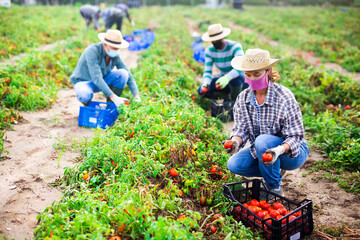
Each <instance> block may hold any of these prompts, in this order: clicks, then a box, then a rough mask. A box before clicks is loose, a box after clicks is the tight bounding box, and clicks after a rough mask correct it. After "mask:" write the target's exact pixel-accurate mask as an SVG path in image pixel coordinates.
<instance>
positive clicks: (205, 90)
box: [200, 82, 210, 94]
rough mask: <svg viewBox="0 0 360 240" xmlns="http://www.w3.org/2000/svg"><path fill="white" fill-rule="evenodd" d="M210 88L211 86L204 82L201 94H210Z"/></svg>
mask: <svg viewBox="0 0 360 240" xmlns="http://www.w3.org/2000/svg"><path fill="white" fill-rule="evenodd" d="M209 87H210V84H209V83H207V82H204V83H203V84H202V85H201V90H200V92H201V93H202V94H206V93H207V92H208V90H209Z"/></svg>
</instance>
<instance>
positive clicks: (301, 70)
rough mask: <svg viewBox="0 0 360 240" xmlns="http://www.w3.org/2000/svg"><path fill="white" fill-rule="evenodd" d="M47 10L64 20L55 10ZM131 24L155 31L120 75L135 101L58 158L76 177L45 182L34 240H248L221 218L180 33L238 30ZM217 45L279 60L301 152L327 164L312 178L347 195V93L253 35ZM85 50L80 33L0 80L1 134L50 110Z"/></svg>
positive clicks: (215, 126) (211, 156)
mask: <svg viewBox="0 0 360 240" xmlns="http://www.w3.org/2000/svg"><path fill="white" fill-rule="evenodd" d="M54 9H56V11H57V12H62V13H63V15H66V14H69V16H72V12H71V11H68V9H67V8H66V7H64V8H61V7H57V8H54ZM75 12H76V11H75ZM133 14H134V15H136V16H137V17H136V19H137V25H138V26H139V27H141V26H142V27H145V26H147V24H148V23H149V21H152V22H153V23H159V24H160V27H159V28H158V29H157V30H156V41H155V43H154V44H153V45H152V46H151V47H150V48H149V49H148V50H146V51H144V52H143V53H142V58H141V59H140V61H139V66H138V67H137V68H136V69H134V70H132V72H133V74H134V77H135V79H138V81H137V82H138V85H139V88H140V89H141V93H142V98H143V100H144V101H143V103H140V104H132V105H130V106H126V107H124V108H122V109H121V110H120V111H121V115H120V117H119V119H118V121H117V122H116V123H115V125H114V126H113V127H112V128H110V129H108V130H106V131H100V130H99V131H98V132H96V133H95V136H94V137H93V138H92V139H89V140H83V141H80V142H76V143H74V146H68V147H69V149H74V148H77V149H78V150H79V151H80V156H81V158H82V160H83V161H82V163H81V164H79V166H78V167H77V168H67V169H66V170H65V174H64V177H63V179H62V180H61V181H60V182H56V185H57V186H58V187H59V188H60V189H62V190H64V195H63V197H62V200H61V201H60V202H56V203H54V204H53V205H52V206H49V207H48V208H46V209H45V210H44V211H43V212H42V213H41V214H40V215H39V219H40V224H39V225H38V227H37V228H36V230H35V232H34V234H35V237H36V238H37V239H40V238H41V239H42V238H48V237H51V238H52V239H72V238H75V236H76V237H77V238H78V239H89V238H92V239H101V238H108V237H111V236H114V235H119V236H121V237H122V238H124V239H128V238H136V239H139V238H145V239H171V238H183V239H201V238H203V237H206V238H207V239H215V238H216V239H218V238H224V239H232V238H233V239H253V238H254V237H256V236H254V234H253V233H252V232H251V231H250V230H249V229H246V228H245V227H244V226H241V225H239V223H237V222H236V221H234V220H233V219H232V218H231V217H228V216H226V211H227V209H228V206H227V205H226V204H225V203H224V201H223V198H222V193H221V186H222V185H223V184H224V183H225V182H233V181H235V179H234V176H233V175H231V174H229V172H228V171H227V169H226V161H227V158H228V156H227V155H226V154H225V153H224V151H223V149H222V146H221V144H220V143H221V141H222V140H224V139H226V138H227V134H225V132H224V130H223V128H222V124H221V122H219V121H218V120H216V119H213V118H210V117H207V116H206V114H205V112H204V110H202V109H201V108H200V107H199V106H198V105H197V104H202V103H203V100H201V99H199V98H198V97H197V100H196V101H195V102H194V101H193V100H192V96H195V89H196V82H195V81H194V79H195V78H196V76H198V75H201V73H202V66H200V65H199V64H198V63H197V62H195V61H194V60H193V59H192V51H191V48H190V46H191V43H192V42H191V41H192V40H191V38H190V34H189V32H188V28H187V20H188V19H189V18H191V19H192V20H193V21H195V22H197V23H200V22H201V21H204V20H210V21H211V22H221V23H222V24H223V25H224V26H227V25H228V24H229V23H230V22H236V20H237V19H239V14H238V12H236V11H225V10H220V11H218V12H217V14H214V13H213V12H212V10H204V9H197V8H196V9H191V8H182V7H175V8H167V10H166V11H164V9H162V8H146V9H139V10H134V13H133ZM64 18H65V17H64ZM254 21H255V19H254ZM124 29H127V28H126V26H125V28H124ZM201 30H202V31H206V27H203V29H201ZM125 33H126V32H125ZM65 38H66V36H65ZM229 38H230V39H233V40H237V41H239V42H240V43H242V45H243V47H244V49H248V48H253V47H261V48H264V49H268V50H269V51H270V53H271V55H272V56H283V57H284V59H283V60H282V61H281V63H280V64H279V66H278V70H279V71H280V74H281V76H282V79H281V80H280V83H281V84H283V85H285V86H287V87H289V88H290V89H291V90H292V91H293V92H294V94H295V96H296V98H297V100H298V101H299V103H300V106H301V108H302V111H303V114H304V125H305V126H306V128H307V133H308V137H309V138H310V140H311V142H312V145H313V147H317V148H320V149H321V151H323V152H324V154H325V155H326V156H328V157H330V161H326V162H320V164H319V166H318V167H320V168H322V169H325V170H326V169H331V168H333V166H336V167H337V169H339V172H338V175H337V176H338V177H339V178H340V179H341V180H342V182H341V184H342V186H343V187H344V188H346V189H348V190H351V191H353V192H358V191H359V189H360V186H359V185H356V183H357V184H359V181H358V180H357V182H356V179H359V174H358V173H356V169H358V168H359V165H360V163H359V160H358V159H357V158H356V156H358V155H359V154H360V150H359V149H360V142H359V135H360V125H359V121H358V120H359V119H358V118H359V117H360V116H359V110H360V109H359V103H360V97H359V96H358V94H357V93H358V92H359V90H360V86H359V84H356V83H355V82H354V81H353V80H352V79H351V78H349V77H345V76H342V75H340V74H338V73H335V72H330V71H327V70H325V69H321V68H320V69H319V68H314V67H312V66H310V65H309V64H307V63H306V62H304V60H303V59H301V58H298V57H297V56H292V55H291V54H290V53H289V48H288V47H283V46H279V47H274V46H270V45H268V44H267V43H260V42H259V41H258V40H257V38H256V36H255V35H253V34H245V33H243V32H241V31H240V30H233V32H232V33H231V35H230V37H229ZM95 41H97V38H96V33H95V32H94V31H89V32H87V33H85V32H84V31H83V29H81V30H80V31H78V32H77V37H76V38H72V39H70V40H68V41H66V43H65V44H63V45H62V46H61V47H59V48H57V49H56V50H54V51H49V52H36V53H35V52H32V53H31V54H30V55H29V56H28V57H26V58H24V59H22V60H21V62H20V63H19V64H17V65H15V66H7V67H4V68H1V70H0V84H1V89H0V96H2V104H3V105H2V106H1V110H0V114H1V120H0V121H1V126H2V129H5V128H6V127H8V128H9V127H11V126H10V124H11V122H13V121H16V120H19V119H18V115H17V114H16V112H14V111H13V110H35V109H39V108H44V107H48V106H50V105H51V103H52V102H53V101H54V99H55V98H56V92H57V90H58V89H59V88H60V87H64V86H67V85H68V77H69V76H70V74H71V72H72V70H73V69H74V67H75V65H76V62H77V60H78V58H79V56H80V54H81V52H82V51H83V49H84V48H85V46H87V45H89V44H90V43H92V42H95ZM125 95H127V96H130V93H129V92H125ZM196 103H197V104H196ZM346 105H349V107H347V108H349V109H346V108H345V106H346ZM0 150H1V151H3V149H0ZM213 166H217V171H216V173H215V174H211V172H210V170H211V169H212V168H213ZM343 170H347V171H350V172H351V174H344V171H343ZM341 173H342V174H343V175H340V174H341ZM346 173H347V172H346ZM354 179H355V182H354ZM54 184H55V183H54ZM218 213H220V214H222V216H224V218H219V219H217V220H215V221H214V222H212V223H211V226H212V227H213V228H215V231H213V228H211V226H209V225H208V227H205V226H206V225H207V224H208V223H210V222H211V218H212V216H213V215H214V214H218ZM184 216H185V217H184Z"/></svg>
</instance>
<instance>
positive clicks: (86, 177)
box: [84, 173, 89, 181]
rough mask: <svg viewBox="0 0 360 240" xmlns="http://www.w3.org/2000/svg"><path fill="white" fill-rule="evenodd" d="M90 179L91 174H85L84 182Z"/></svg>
mask: <svg viewBox="0 0 360 240" xmlns="http://www.w3.org/2000/svg"><path fill="white" fill-rule="evenodd" d="M88 179H89V174H88V173H84V180H85V181H86V180H88Z"/></svg>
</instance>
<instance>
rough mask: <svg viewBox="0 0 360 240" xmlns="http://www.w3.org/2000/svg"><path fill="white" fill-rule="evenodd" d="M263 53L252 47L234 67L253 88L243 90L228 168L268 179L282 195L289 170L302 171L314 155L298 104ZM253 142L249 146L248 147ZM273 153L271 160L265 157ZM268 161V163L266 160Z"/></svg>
mask: <svg viewBox="0 0 360 240" xmlns="http://www.w3.org/2000/svg"><path fill="white" fill-rule="evenodd" d="M279 61H280V59H272V58H270V54H269V52H268V51H266V50H262V49H248V50H247V51H246V53H245V55H244V56H240V57H235V58H234V59H233V60H232V61H231V65H232V66H233V67H234V68H235V69H237V70H240V71H244V72H245V82H246V83H248V84H249V86H250V88H249V89H246V90H245V91H243V92H242V93H241V94H240V95H239V96H238V98H237V100H236V103H235V106H234V120H235V125H234V128H233V131H232V133H231V136H230V139H231V140H232V141H233V143H234V144H233V147H232V148H231V149H229V150H228V152H229V153H230V154H233V155H232V156H231V157H230V159H229V160H228V165H227V166H228V169H229V170H230V171H231V172H233V173H235V174H239V175H243V176H246V177H263V178H264V180H265V182H266V185H267V186H268V187H269V189H270V191H272V192H274V193H277V194H279V195H283V189H282V188H281V186H280V183H281V179H282V177H283V176H284V174H285V172H286V170H294V169H297V168H299V167H300V166H301V165H302V164H303V163H304V162H305V161H306V159H307V157H308V155H309V149H308V146H307V144H306V142H305V140H304V126H303V121H302V116H301V111H300V108H299V105H298V103H297V101H296V99H295V97H294V95H293V94H292V92H291V91H290V90H289V89H288V88H286V87H284V86H282V85H280V84H277V83H275V81H276V80H278V79H279V77H280V76H279V74H278V73H277V72H275V71H274V70H273V66H274V65H275V64H277V63H278V62H279ZM247 140H249V142H250V146H247V147H245V143H246V142H247ZM264 153H270V154H271V155H270V156H269V157H268V159H265V158H264V160H263V158H262V155H263V154H264ZM266 160H268V161H266Z"/></svg>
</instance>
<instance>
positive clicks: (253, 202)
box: [250, 199, 260, 207]
mask: <svg viewBox="0 0 360 240" xmlns="http://www.w3.org/2000/svg"><path fill="white" fill-rule="evenodd" d="M250 205H251V206H255V207H260V203H259V201H258V200H256V199H253V200H251V201H250Z"/></svg>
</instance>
